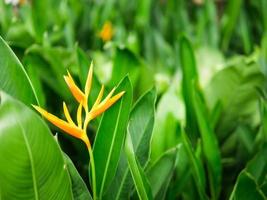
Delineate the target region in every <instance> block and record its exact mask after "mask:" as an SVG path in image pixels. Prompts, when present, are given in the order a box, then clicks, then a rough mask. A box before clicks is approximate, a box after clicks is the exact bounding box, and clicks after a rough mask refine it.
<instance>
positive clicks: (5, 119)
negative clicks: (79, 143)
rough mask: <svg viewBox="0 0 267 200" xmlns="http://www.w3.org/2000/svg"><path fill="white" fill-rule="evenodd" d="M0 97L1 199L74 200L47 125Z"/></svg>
mask: <svg viewBox="0 0 267 200" xmlns="http://www.w3.org/2000/svg"><path fill="white" fill-rule="evenodd" d="M0 95H1V96H0V97H1V104H0V141H1V145H0V163H1V165H0V199H10V200H12V199H73V197H72V191H71V182H70V178H69V175H68V171H67V168H66V166H65V165H64V158H63V155H62V152H61V150H60V148H59V146H58V144H57V143H56V141H55V139H54V138H53V136H52V134H51V133H50V131H49V129H48V127H47V126H46V124H45V123H44V122H43V120H42V119H41V118H40V117H39V116H38V115H37V114H35V113H34V112H33V111H32V110H30V109H29V108H27V107H26V106H25V105H23V104H22V103H20V102H18V101H16V100H14V99H12V98H11V97H10V96H8V95H6V94H5V93H3V92H1V93H0ZM48 147H49V148H48Z"/></svg>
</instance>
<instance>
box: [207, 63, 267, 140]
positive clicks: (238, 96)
mask: <svg viewBox="0 0 267 200" xmlns="http://www.w3.org/2000/svg"><path fill="white" fill-rule="evenodd" d="M225 83H227V84H225ZM263 83H264V76H263V74H262V73H261V72H260V70H259V67H258V65H257V64H256V63H255V62H253V61H252V62H248V61H246V60H245V59H244V58H242V59H241V60H237V61H235V62H233V63H232V64H230V66H228V67H226V68H225V69H223V70H221V71H219V72H218V73H216V74H215V76H214V77H213V78H212V80H211V82H210V84H209V85H208V87H207V88H206V94H205V97H206V101H207V105H208V106H209V108H213V107H214V106H215V105H216V104H217V103H218V102H220V103H221V105H222V112H221V116H220V118H219V121H218V123H217V126H216V133H217V135H218V138H219V140H220V141H221V140H224V139H226V138H227V137H228V136H229V135H230V133H231V132H232V131H233V130H235V129H236V127H238V125H239V124H242V123H245V124H250V125H251V126H255V125H256V126H257V124H258V123H259V122H258V121H256V120H257V119H258V118H259V116H258V115H259V112H258V110H259V109H258V99H259V95H258V92H257V90H256V88H263ZM257 116H258V117H257Z"/></svg>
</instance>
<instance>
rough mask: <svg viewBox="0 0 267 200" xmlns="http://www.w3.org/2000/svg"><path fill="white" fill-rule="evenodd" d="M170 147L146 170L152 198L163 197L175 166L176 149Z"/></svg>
mask: <svg viewBox="0 0 267 200" xmlns="http://www.w3.org/2000/svg"><path fill="white" fill-rule="evenodd" d="M179 148H180V145H178V146H177V147H176V148H172V149H170V150H168V151H167V152H165V153H164V154H163V155H162V156H161V157H160V158H159V159H158V160H157V161H156V162H155V163H154V164H152V166H151V167H149V169H147V170H146V176H147V179H148V181H149V183H150V185H151V189H152V194H153V197H154V199H165V195H166V192H167V189H168V186H169V184H170V181H171V178H172V177H173V173H174V170H175V166H176V161H177V160H176V159H179V158H177V153H178V149H179Z"/></svg>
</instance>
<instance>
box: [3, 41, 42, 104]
mask: <svg viewBox="0 0 267 200" xmlns="http://www.w3.org/2000/svg"><path fill="white" fill-rule="evenodd" d="M0 57H1V59H0V71H1V73H0V90H3V91H5V92H6V93H8V94H10V95H11V96H13V97H15V98H17V99H19V100H20V101H22V102H23V103H25V104H27V105H31V104H38V100H37V96H36V94H35V91H34V88H33V86H32V84H31V81H30V79H29V77H28V75H27V73H26V71H25V69H24V68H23V66H22V64H21V63H20V61H19V60H18V58H17V57H16V55H15V54H14V53H13V51H12V50H11V49H10V47H9V46H8V45H7V44H6V42H5V41H4V40H3V39H2V38H1V37H0Z"/></svg>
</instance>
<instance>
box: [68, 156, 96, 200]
mask: <svg viewBox="0 0 267 200" xmlns="http://www.w3.org/2000/svg"><path fill="white" fill-rule="evenodd" d="M64 158H65V163H66V164H67V168H68V172H69V175H70V179H71V186H72V193H73V199H74V200H92V196H91V194H90V192H89V191H88V189H87V186H86V184H85V183H84V181H83V179H82V177H81V176H80V174H79V172H78V171H77V169H76V168H75V166H74V164H73V163H72V161H71V159H70V158H69V156H68V155H67V154H64Z"/></svg>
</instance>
